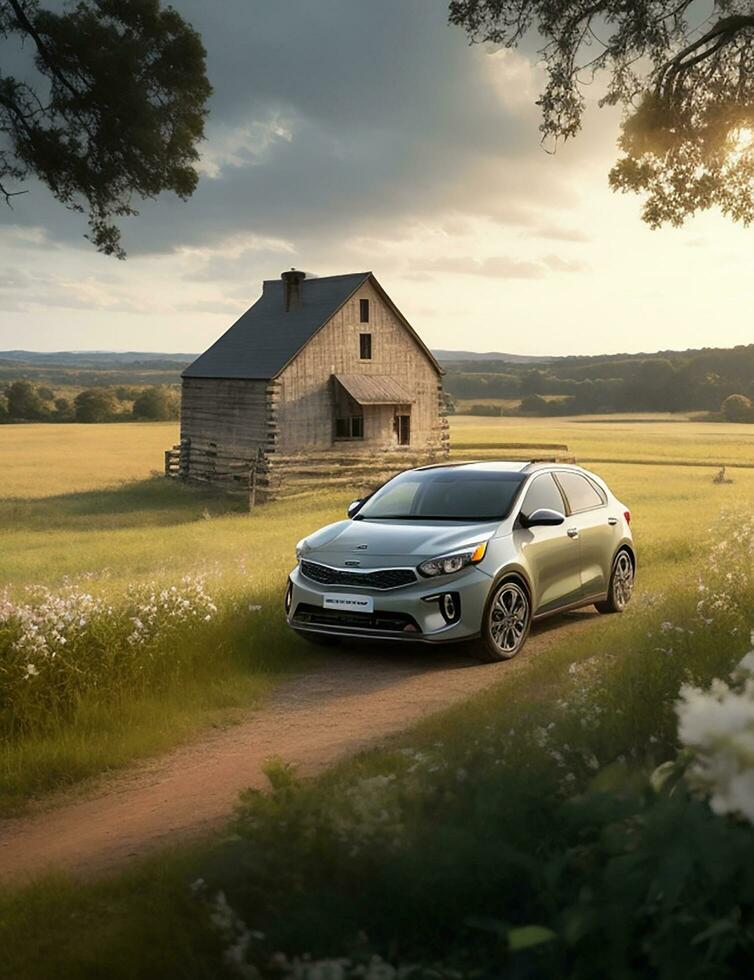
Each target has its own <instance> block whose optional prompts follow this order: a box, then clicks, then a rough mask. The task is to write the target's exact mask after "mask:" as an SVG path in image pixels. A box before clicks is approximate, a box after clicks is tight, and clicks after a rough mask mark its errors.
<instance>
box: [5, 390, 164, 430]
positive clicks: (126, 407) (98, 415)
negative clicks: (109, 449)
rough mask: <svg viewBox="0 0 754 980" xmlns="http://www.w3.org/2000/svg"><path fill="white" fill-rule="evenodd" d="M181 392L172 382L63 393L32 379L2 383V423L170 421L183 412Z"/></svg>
mask: <svg viewBox="0 0 754 980" xmlns="http://www.w3.org/2000/svg"><path fill="white" fill-rule="evenodd" d="M180 403H181V400H180V392H179V390H178V388H177V387H175V386H169V385H148V386H146V387H130V386H128V385H115V386H113V387H108V388H103V387H93V388H84V389H83V390H82V391H78V392H77V393H76V394H75V395H74V394H63V393H62V392H61V391H60V390H58V391H55V390H54V389H53V388H51V387H48V386H47V385H36V384H33V383H32V382H31V381H25V380H22V381H13V382H11V383H10V384H5V385H3V384H0V423H2V422H133V421H147V422H157V421H169V420H171V419H177V418H178V415H179V413H180Z"/></svg>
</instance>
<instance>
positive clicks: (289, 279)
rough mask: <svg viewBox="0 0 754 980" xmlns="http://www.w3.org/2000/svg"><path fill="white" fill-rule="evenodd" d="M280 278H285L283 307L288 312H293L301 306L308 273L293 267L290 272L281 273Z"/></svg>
mask: <svg viewBox="0 0 754 980" xmlns="http://www.w3.org/2000/svg"><path fill="white" fill-rule="evenodd" d="M280 278H281V279H282V280H283V309H284V310H285V312H286V313H293V312H294V311H295V310H297V309H299V308H300V306H301V302H302V298H303V297H302V295H301V294H302V293H303V282H304V279H306V273H305V272H300V271H299V270H298V269H291V270H290V271H289V272H283V273H281V276H280Z"/></svg>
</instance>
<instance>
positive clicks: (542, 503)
mask: <svg viewBox="0 0 754 980" xmlns="http://www.w3.org/2000/svg"><path fill="white" fill-rule="evenodd" d="M543 507H546V508H547V509H548V510H557V511H559V513H561V514H562V513H563V512H564V511H565V504H564V503H563V497H562V495H561V493H560V490H558V488H557V486H556V485H555V481H554V480H553V478H552V477H551V476H550V474H549V473H543V474H542V476H538V477H537V478H536V479H535V480H534V481H533V482H532V485H531V486H530V487H529V489H528V490H527V491H526V497H524V502H523V504H522V505H521V513H522V514H523V515H524V517H531V515H532V514H533V513H534V511H535V510H541V509H542V508H543Z"/></svg>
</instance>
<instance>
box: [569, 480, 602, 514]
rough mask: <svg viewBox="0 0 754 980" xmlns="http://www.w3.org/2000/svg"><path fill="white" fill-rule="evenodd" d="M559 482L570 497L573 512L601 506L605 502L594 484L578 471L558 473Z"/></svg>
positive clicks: (576, 512)
mask: <svg viewBox="0 0 754 980" xmlns="http://www.w3.org/2000/svg"><path fill="white" fill-rule="evenodd" d="M558 483H559V484H560V485H561V487H562V488H563V490H564V491H565V495H566V497H568V503H569V504H570V507H571V513H572V514H578V512H579V511H581V510H591V508H592V507H601V506H602V505H603V504H604V503H605V501H604V500H603V499H602V496H601V495H600V494H599V493H597V488H596V487H595V486H594V484H593V483H590V482H589V480H587V478H586V477H585V476H581V475H580V474H578V473H558Z"/></svg>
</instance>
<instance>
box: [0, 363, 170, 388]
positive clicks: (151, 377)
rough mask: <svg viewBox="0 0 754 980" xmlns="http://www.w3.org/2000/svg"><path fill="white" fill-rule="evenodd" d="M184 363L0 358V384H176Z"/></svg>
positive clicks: (83, 386) (92, 385) (82, 386)
mask: <svg viewBox="0 0 754 980" xmlns="http://www.w3.org/2000/svg"><path fill="white" fill-rule="evenodd" d="M185 367H186V362H185V361H170V360H152V361H128V362H126V363H123V364H113V365H112V366H110V365H102V364H87V363H81V364H76V363H75V362H74V361H73V360H71V361H70V362H66V363H64V364H51V363H48V362H42V363H31V364H27V363H25V362H22V361H17V360H10V359H3V358H0V384H1V383H2V382H4V381H6V382H7V381H15V380H16V379H18V378H23V379H25V380H27V381H36V382H37V383H39V384H43V385H47V386H51V387H54V386H56V385H72V386H74V387H80V388H86V387H98V386H99V387H110V386H111V385H149V384H160V385H162V384H167V385H170V384H177V383H179V382H180V380H181V371H183V369H184V368H185Z"/></svg>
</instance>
